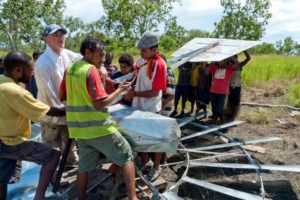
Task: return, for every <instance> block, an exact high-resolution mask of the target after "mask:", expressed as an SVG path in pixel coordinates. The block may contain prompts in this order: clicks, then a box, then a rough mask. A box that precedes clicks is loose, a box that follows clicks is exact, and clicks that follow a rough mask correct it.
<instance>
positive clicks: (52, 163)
mask: <svg viewBox="0 0 300 200" xmlns="http://www.w3.org/2000/svg"><path fill="white" fill-rule="evenodd" d="M59 157H60V152H59V151H56V150H55V151H54V152H53V154H52V155H51V156H49V157H48V159H47V162H44V163H43V164H42V169H41V171H40V177H39V182H38V186H37V189H36V193H35V196H34V199H36V200H39V199H43V198H44V196H45V192H46V189H47V186H48V184H49V182H50V179H51V178H52V175H53V173H54V171H55V169H56V167H57V163H58V160H59Z"/></svg>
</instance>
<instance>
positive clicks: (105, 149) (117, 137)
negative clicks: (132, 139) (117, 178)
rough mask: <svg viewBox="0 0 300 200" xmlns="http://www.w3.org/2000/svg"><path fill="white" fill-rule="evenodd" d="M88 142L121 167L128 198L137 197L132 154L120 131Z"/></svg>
mask: <svg viewBox="0 0 300 200" xmlns="http://www.w3.org/2000/svg"><path fill="white" fill-rule="evenodd" d="M89 144H90V145H91V146H92V147H94V148H95V149H97V150H98V151H100V152H102V153H103V154H104V155H105V156H106V157H107V158H108V159H110V160H111V161H112V162H113V163H115V164H116V165H118V166H120V167H122V171H123V172H124V173H123V177H124V181H125V184H126V188H127V192H128V198H129V199H134V200H135V199H137V197H136V192H135V168H134V164H133V154H132V150H131V147H130V145H129V143H128V142H127V140H126V139H125V138H124V137H123V136H122V135H121V133H119V132H116V133H114V134H112V135H107V136H103V137H99V138H95V139H93V140H91V141H90V143H89ZM79 155H80V154H79Z"/></svg>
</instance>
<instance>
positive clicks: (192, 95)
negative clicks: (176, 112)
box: [188, 85, 197, 102]
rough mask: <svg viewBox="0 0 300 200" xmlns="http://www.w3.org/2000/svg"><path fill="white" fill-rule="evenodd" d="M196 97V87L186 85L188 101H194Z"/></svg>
mask: <svg viewBox="0 0 300 200" xmlns="http://www.w3.org/2000/svg"><path fill="white" fill-rule="evenodd" d="M196 97H197V88H196V87H194V86H191V85H189V86H188V101H189V102H195V101H196Z"/></svg>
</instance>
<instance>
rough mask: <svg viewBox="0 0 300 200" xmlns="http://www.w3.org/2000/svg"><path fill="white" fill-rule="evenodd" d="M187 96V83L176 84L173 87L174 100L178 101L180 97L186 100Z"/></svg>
mask: <svg viewBox="0 0 300 200" xmlns="http://www.w3.org/2000/svg"><path fill="white" fill-rule="evenodd" d="M188 96H189V85H176V89H175V101H179V100H180V98H181V97H182V101H186V100H187V99H188Z"/></svg>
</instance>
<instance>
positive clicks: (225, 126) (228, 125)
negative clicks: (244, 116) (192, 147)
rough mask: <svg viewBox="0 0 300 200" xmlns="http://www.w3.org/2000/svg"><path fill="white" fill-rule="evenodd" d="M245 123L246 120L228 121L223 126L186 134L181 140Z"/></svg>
mask: <svg viewBox="0 0 300 200" xmlns="http://www.w3.org/2000/svg"><path fill="white" fill-rule="evenodd" d="M242 123H244V121H238V120H237V121H233V122H228V123H225V124H223V125H221V126H217V127H214V128H210V129H207V130H204V131H201V132H197V133H194V134H192V135H189V136H185V137H182V138H181V139H180V140H181V141H183V140H187V139H191V138H194V137H199V136H201V135H206V134H208V133H212V132H215V131H218V130H221V129H224V128H228V127H231V126H235V125H238V124H242Z"/></svg>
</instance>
